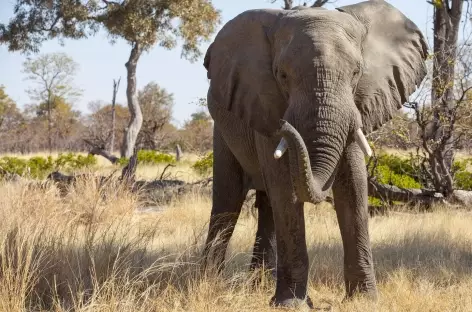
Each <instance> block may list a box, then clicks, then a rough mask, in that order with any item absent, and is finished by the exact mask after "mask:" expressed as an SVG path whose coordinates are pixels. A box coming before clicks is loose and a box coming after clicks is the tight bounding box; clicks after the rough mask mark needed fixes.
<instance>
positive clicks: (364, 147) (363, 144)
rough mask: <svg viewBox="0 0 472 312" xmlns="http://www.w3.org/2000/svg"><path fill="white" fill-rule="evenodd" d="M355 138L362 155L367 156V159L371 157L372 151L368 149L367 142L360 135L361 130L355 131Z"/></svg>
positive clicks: (362, 135) (362, 134)
mask: <svg viewBox="0 0 472 312" xmlns="http://www.w3.org/2000/svg"><path fill="white" fill-rule="evenodd" d="M355 138H356V142H357V144H359V147H360V148H361V150H362V152H364V155H366V156H369V157H370V156H372V149H371V148H370V146H369V142H367V139H366V138H365V136H364V133H362V129H361V128H359V129H357V131H356V135H355Z"/></svg>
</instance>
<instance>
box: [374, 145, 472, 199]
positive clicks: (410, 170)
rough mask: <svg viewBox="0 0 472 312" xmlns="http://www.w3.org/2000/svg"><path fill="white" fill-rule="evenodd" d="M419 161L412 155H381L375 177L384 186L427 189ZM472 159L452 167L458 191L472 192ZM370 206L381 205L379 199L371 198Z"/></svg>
mask: <svg viewBox="0 0 472 312" xmlns="http://www.w3.org/2000/svg"><path fill="white" fill-rule="evenodd" d="M419 163H420V162H419V159H418V158H417V157H416V156H414V155H413V154H410V155H409V157H399V156H396V155H391V154H380V155H379V156H378V157H377V166H376V168H375V171H374V173H373V174H374V176H375V178H376V179H377V181H379V182H380V183H382V184H388V185H394V186H397V187H400V188H425V187H426V186H425V185H423V184H422V181H421V180H420V179H419V177H420V176H421V168H420V165H419ZM471 164H472V159H464V160H460V161H455V162H454V164H453V166H452V172H453V176H454V186H455V188H456V189H461V190H472V172H470V171H469V170H470V169H469V165H471ZM372 168H373V163H371V164H370V166H369V168H368V170H369V172H371V170H372ZM369 204H371V205H376V206H378V205H381V204H382V202H381V201H380V200H378V199H375V198H371V197H369Z"/></svg>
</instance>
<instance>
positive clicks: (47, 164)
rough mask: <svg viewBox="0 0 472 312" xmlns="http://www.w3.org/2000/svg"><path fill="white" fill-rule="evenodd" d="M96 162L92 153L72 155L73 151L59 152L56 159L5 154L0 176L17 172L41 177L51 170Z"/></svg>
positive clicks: (0, 159) (75, 167) (61, 169)
mask: <svg viewBox="0 0 472 312" xmlns="http://www.w3.org/2000/svg"><path fill="white" fill-rule="evenodd" d="M96 163H97V159H96V158H95V157H94V156H92V155H87V156H82V155H74V154H73V153H67V154H59V156H58V157H57V158H56V159H54V158H52V157H51V156H48V157H40V156H35V157H31V158H29V159H21V158H17V157H8V156H5V157H2V158H0V170H1V171H0V174H1V175H2V176H3V175H5V174H18V175H21V176H29V177H31V178H39V179H42V178H45V177H46V176H47V175H48V174H49V173H51V171H53V170H60V171H71V170H76V169H82V168H88V167H91V166H94V165H95V164H96Z"/></svg>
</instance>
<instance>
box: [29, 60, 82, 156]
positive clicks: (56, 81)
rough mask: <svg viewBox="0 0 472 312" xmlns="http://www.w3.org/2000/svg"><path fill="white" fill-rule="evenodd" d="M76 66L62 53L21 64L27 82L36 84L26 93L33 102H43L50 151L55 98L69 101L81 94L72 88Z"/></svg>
mask: <svg viewBox="0 0 472 312" xmlns="http://www.w3.org/2000/svg"><path fill="white" fill-rule="evenodd" d="M77 68H78V64H77V63H76V62H75V61H74V60H73V59H72V58H70V57H69V56H68V55H66V54H64V53H50V54H42V55H40V56H39V57H37V58H36V59H31V58H28V59H27V60H26V61H25V62H24V63H23V72H24V73H26V74H27V78H26V79H28V80H31V81H32V82H34V83H35V84H36V87H35V88H30V89H28V90H27V93H28V94H29V95H30V97H31V98H32V99H34V100H37V101H40V102H44V103H46V106H47V117H48V149H49V152H51V150H52V137H51V134H52V109H53V107H54V102H55V100H56V97H60V98H62V99H70V98H74V97H77V96H79V95H80V94H81V90H79V89H78V88H75V87H74V86H73V77H74V75H75V73H76V72H77Z"/></svg>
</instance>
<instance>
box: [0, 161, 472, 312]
mask: <svg viewBox="0 0 472 312" xmlns="http://www.w3.org/2000/svg"><path fill="white" fill-rule="evenodd" d="M107 166H108V165H107V164H104V165H103V168H100V170H99V171H102V172H104V171H106V170H108V169H107ZM172 170H174V171H173V172H172V173H173V174H175V175H179V178H182V177H187V178H186V179H188V180H194V179H197V178H198V177H196V176H194V173H192V172H191V171H190V170H189V165H188V164H186V163H184V164H183V165H181V166H179V167H176V168H172ZM160 172H162V168H161V167H159V168H157V167H149V168H147V167H146V168H143V167H141V168H139V169H138V175H142V177H144V178H146V177H147V178H153V177H155V176H156V175H158V174H160ZM140 205H141V203H140V202H139V200H138V197H137V196H136V194H131V193H129V192H128V191H126V190H124V189H121V188H120V187H119V186H117V185H113V184H110V185H108V186H107V187H105V189H103V190H102V191H101V192H98V191H97V190H96V188H95V187H94V184H93V181H84V182H83V183H79V185H78V186H77V187H76V188H75V189H74V190H72V191H71V192H70V193H69V194H68V195H67V196H66V197H65V198H61V197H60V196H59V193H58V190H57V189H56V188H55V187H53V186H46V187H38V186H32V185H31V184H28V183H27V182H25V181H19V182H0V207H1V209H0V312H3V311H8V312H10V311H11V312H17V311H46V310H47V311H99V312H101V311H143V312H144V311H197V312H198V311H269V310H270V309H269V307H268V301H269V299H270V297H271V296H272V295H273V293H274V282H273V280H272V279H271V278H270V277H265V276H264V277H263V279H262V283H261V284H260V285H259V286H257V287H256V288H252V287H251V281H252V280H253V279H254V277H255V275H256V274H259V273H256V274H252V275H251V274H250V273H249V272H248V270H247V268H248V264H249V261H250V255H251V249H252V244H253V240H254V236H255V230H256V223H255V218H254V217H253V215H252V213H251V212H250V211H244V213H243V214H242V215H241V217H240V219H239V222H238V225H237V227H236V230H235V234H234V236H233V238H232V240H231V243H230V248H229V250H228V254H227V259H228V261H227V266H226V269H225V270H224V272H223V273H222V274H221V275H220V276H215V275H205V274H203V273H202V272H201V271H200V270H199V262H200V257H199V255H200V253H201V248H202V244H203V242H204V240H205V236H206V231H207V226H208V219H209V214H210V207H211V200H210V198H207V197H201V196H198V195H196V194H193V195H190V196H188V197H186V198H184V199H182V200H180V201H177V202H174V203H173V204H172V205H171V206H169V207H167V209H166V210H165V211H163V212H160V213H150V212H136V209H137V208H138V207H140ZM305 216H306V220H307V221H306V223H307V225H306V228H307V246H308V250H309V256H310V264H311V269H310V279H309V283H310V288H309V294H310V296H311V297H312V299H313V301H314V303H315V305H316V306H318V307H331V310H332V311H382V312H383V311H392V312H393V311H395V312H396V311H399V312H400V311H402V312H403V311H441V312H444V311H472V292H471V291H470V289H471V288H472V226H471V224H472V213H471V212H469V211H468V210H453V211H452V210H446V209H445V208H441V207H438V208H437V209H435V211H433V212H430V213H407V212H393V213H391V214H390V215H389V216H377V217H374V218H372V219H371V220H370V230H371V236H372V244H373V253H374V260H375V269H376V274H377V280H378V285H379V294H380V299H379V302H378V303H377V305H373V304H372V303H370V302H367V301H364V300H363V299H360V298H358V299H355V300H353V301H352V302H349V303H341V300H342V298H343V295H344V289H343V276H342V261H343V260H342V259H343V258H342V256H343V253H342V244H341V238H340V233H339V229H338V225H337V221H336V216H335V213H334V211H333V209H332V207H330V206H329V205H328V204H323V205H318V206H316V207H315V206H312V205H306V207H305Z"/></svg>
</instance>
